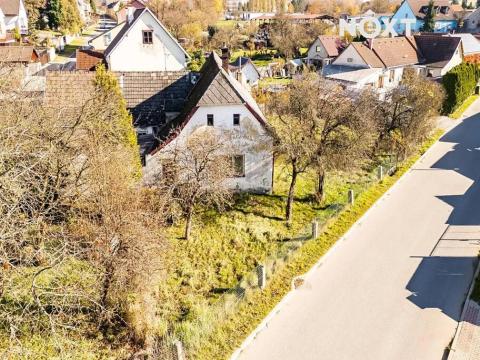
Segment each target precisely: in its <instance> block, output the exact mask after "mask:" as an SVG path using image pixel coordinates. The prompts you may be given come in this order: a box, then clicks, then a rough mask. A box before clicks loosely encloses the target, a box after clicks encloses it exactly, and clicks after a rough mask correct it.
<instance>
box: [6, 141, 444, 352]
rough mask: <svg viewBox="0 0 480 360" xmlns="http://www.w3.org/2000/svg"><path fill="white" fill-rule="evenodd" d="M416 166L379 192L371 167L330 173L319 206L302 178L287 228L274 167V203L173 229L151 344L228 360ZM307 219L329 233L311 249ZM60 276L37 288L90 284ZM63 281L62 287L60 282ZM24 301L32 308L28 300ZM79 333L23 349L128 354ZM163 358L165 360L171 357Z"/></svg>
mask: <svg viewBox="0 0 480 360" xmlns="http://www.w3.org/2000/svg"><path fill="white" fill-rule="evenodd" d="M439 135H440V133H438V134H436V135H435V138H437V137H438V136H439ZM433 139H434V138H432V140H431V141H430V142H429V143H427V144H426V145H425V146H424V148H423V149H422V151H424V150H425V149H426V148H427V147H428V145H429V144H431V142H432V141H433ZM417 157H418V155H415V156H414V157H412V158H411V159H409V160H408V161H407V162H406V164H405V165H404V166H403V167H402V168H400V170H399V171H398V172H397V173H396V174H395V175H393V176H392V177H390V176H387V177H386V178H385V179H384V181H383V182H378V179H377V178H376V176H377V173H376V169H377V168H376V166H371V168H370V169H368V171H367V170H365V171H359V172H356V173H350V174H347V173H330V174H329V175H328V176H327V180H326V190H325V191H326V193H325V198H324V201H323V202H322V203H321V204H319V205H318V204H316V203H315V202H314V201H313V199H312V196H311V194H312V193H313V190H314V187H315V180H316V179H315V176H314V174H313V173H308V174H305V175H303V176H301V177H300V179H299V181H298V186H297V192H296V201H295V204H294V220H293V222H292V224H291V226H287V224H286V223H285V221H284V220H283V216H284V209H285V197H286V193H287V189H288V185H289V176H288V169H287V167H286V166H284V165H282V164H281V161H278V160H277V164H276V168H275V186H274V193H273V194H271V195H248V194H244V195H239V196H237V198H236V199H235V200H236V201H235V203H234V204H233V205H232V206H231V207H230V208H229V209H227V210H226V211H224V212H219V211H216V210H213V209H205V210H204V211H203V212H202V213H201V214H200V215H199V216H197V218H196V219H195V222H194V224H195V226H194V229H193V232H192V239H191V240H189V241H186V240H184V239H183V236H182V234H183V224H182V223H181V222H179V223H177V224H176V225H174V226H172V227H170V228H169V229H168V231H167V240H168V249H167V253H166V254H165V259H167V260H165V272H164V274H165V275H164V278H163V279H162V280H161V281H160V282H159V284H158V291H157V298H156V299H155V301H156V303H157V304H158V305H157V312H158V313H159V314H160V315H161V319H162V320H161V322H160V323H156V324H155V327H156V333H157V334H158V336H162V337H163V336H165V337H166V339H169V340H168V341H170V340H172V339H180V340H181V341H182V343H183V344H184V346H185V349H186V352H187V355H188V356H189V358H192V359H193V358H194V359H209V360H210V359H217V358H223V357H226V356H227V355H228V354H229V353H230V352H231V351H232V350H233V349H234V347H235V346H238V344H239V342H240V341H241V339H242V338H243V337H244V336H245V335H247V334H248V332H250V331H251V330H252V329H253V327H254V326H255V323H257V322H258V321H260V320H261V319H262V317H263V316H265V315H266V313H267V312H268V311H269V309H270V308H271V306H273V305H274V304H275V303H276V302H277V301H278V300H279V298H281V297H282V296H283V294H284V293H285V291H288V289H289V286H290V285H289V284H290V280H289V279H291V277H292V275H299V274H302V273H303V272H304V271H305V270H307V269H308V268H309V267H310V266H311V265H312V264H313V262H314V261H316V260H317V259H318V258H319V257H320V256H321V255H322V254H323V253H324V252H325V251H327V250H328V248H329V247H330V246H331V245H332V244H333V243H334V242H335V241H336V240H337V239H338V237H339V236H340V235H341V234H342V233H343V232H344V231H346V229H348V228H349V227H350V226H351V224H352V223H353V222H354V221H355V219H357V218H358V217H359V216H360V215H361V214H362V213H363V212H364V211H366V209H368V207H370V206H371V205H372V204H373V202H374V201H375V200H376V199H378V197H379V196H381V194H383V192H384V191H386V189H388V188H389V187H390V186H391V185H392V184H393V183H394V182H395V181H396V179H398V177H399V176H400V175H401V174H402V173H403V172H404V171H406V170H407V169H408V167H409V166H410V165H411V164H412V163H413V161H414V160H415V159H416V158H417ZM385 165H386V168H388V165H387V164H385ZM349 189H352V190H354V193H355V194H357V200H358V201H356V205H355V206H354V207H353V208H351V209H352V210H349V209H350V208H349V207H348V206H347V201H348V200H347V199H348V196H347V193H348V190H349ZM357 203H358V204H357ZM344 209H347V211H342V210H344ZM313 219H318V221H319V223H320V225H321V226H325V225H326V224H328V231H327V232H325V233H324V234H322V235H321V237H320V238H319V239H317V240H312V239H311V222H312V220H313ZM332 219H336V220H332ZM259 264H262V265H265V267H266V271H267V280H268V282H269V287H268V291H267V292H262V293H260V292H258V291H256V287H257V286H256V284H257V276H256V272H255V270H256V267H257V265H259ZM65 266H67V267H68V269H63V270H66V271H64V272H63V271H55V272H52V273H50V274H48V275H47V274H46V275H45V278H42V281H43V282H45V283H49V282H52V281H53V282H55V283H59V282H60V283H63V282H66V283H71V282H75V284H78V285H77V286H85V287H88V282H89V281H92V279H94V278H95V274H94V273H92V271H91V269H85V268H84V266H83V265H82V264H81V263H78V262H75V263H72V264H66V265H65ZM29 271H30V272H31V271H32V270H31V269H30V270H29ZM61 273H64V274H68V277H67V278H64V277H62V276H61V275H59V274H61ZM24 275H25V276H22V279H23V280H19V281H18V282H17V284H16V286H15V289H13V288H12V289H10V291H25V289H27V288H28V283H29V275H28V274H27V273H25V274H24ZM22 284H23V285H22ZM272 286H273V287H272ZM22 289H23V290H22ZM7 291H9V290H8V289H7ZM26 296H27V295H26ZM25 299H26V300H25V301H31V300H28V296H27V297H26V298H25ZM255 299H256V300H255ZM258 301H260V302H258ZM4 305H5V304H4ZM77 330H78V332H76V333H69V336H67V337H63V338H61V339H60V340H58V339H57V340H55V341H53V340H52V338H50V337H48V336H44V337H32V338H29V339H28V340H26V344H27V347H28V349H29V350H30V352H31V354H32V356H31V358H32V359H33V358H35V359H38V357H35V354H38V353H42V354H45V359H49V358H54V357H61V356H60V354H59V353H58V352H57V348H58V347H57V346H58V345H59V343H58V341H60V343H61V345H62V346H66V348H67V349H68V355H69V356H71V358H78V359H87V358H88V359H104V358H121V357H122V356H123V355H125V354H126V353H127V351H128V350H131V349H127V348H125V345H124V344H125V342H122V334H121V333H115V334H111V335H108V336H107V339H104V338H102V337H101V336H100V335H99V334H98V332H97V331H96V329H95V326H94V325H93V324H92V325H91V326H88V325H85V326H83V327H82V328H79V329H77ZM105 340H111V341H112V342H111V343H110V345H106V344H109V342H108V341H107V342H105ZM2 344H3V345H4V346H6V344H8V340H7V336H4V337H3V338H2V337H1V336H0V348H1V347H2ZM166 350H167V352H166V353H164V355H163V357H162V358H165V359H170V356H171V354H172V353H171V348H169V347H166Z"/></svg>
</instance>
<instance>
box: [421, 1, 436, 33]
mask: <svg viewBox="0 0 480 360" xmlns="http://www.w3.org/2000/svg"><path fill="white" fill-rule="evenodd" d="M434 6H435V3H434V1H433V0H430V1H429V3H428V9H427V14H426V15H425V18H424V19H423V21H424V24H423V29H422V30H423V31H425V32H433V31H434V30H435V7H434Z"/></svg>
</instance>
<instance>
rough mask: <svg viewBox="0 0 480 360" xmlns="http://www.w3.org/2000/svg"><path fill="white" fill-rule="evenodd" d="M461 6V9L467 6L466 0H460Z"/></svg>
mask: <svg viewBox="0 0 480 360" xmlns="http://www.w3.org/2000/svg"><path fill="white" fill-rule="evenodd" d="M462 8H463V9H466V8H468V4H467V0H462Z"/></svg>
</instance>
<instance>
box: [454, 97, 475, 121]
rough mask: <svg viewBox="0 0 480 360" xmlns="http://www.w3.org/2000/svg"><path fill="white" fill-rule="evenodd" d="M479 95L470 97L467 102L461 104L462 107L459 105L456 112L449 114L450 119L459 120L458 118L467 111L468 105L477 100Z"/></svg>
mask: <svg viewBox="0 0 480 360" xmlns="http://www.w3.org/2000/svg"><path fill="white" fill-rule="evenodd" d="M478 97H479V95H471V96H470V97H469V98H467V100H465V101H464V102H463V104H462V105H460V106H459V107H458V108H457V110H455V111H454V112H453V113H451V114H450V117H451V118H452V119H460V117H461V116H462V115H463V113H464V112H465V111H466V110H467V109H468V107H469V106H470V105H472V104H473V102H474V101H475V100H477V99H478Z"/></svg>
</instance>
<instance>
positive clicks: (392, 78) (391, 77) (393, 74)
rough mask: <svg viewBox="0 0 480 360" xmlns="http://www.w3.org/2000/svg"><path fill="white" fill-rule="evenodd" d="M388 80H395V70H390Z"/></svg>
mask: <svg viewBox="0 0 480 360" xmlns="http://www.w3.org/2000/svg"><path fill="white" fill-rule="evenodd" d="M389 81H390V82H394V81H395V70H390V74H389Z"/></svg>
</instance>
